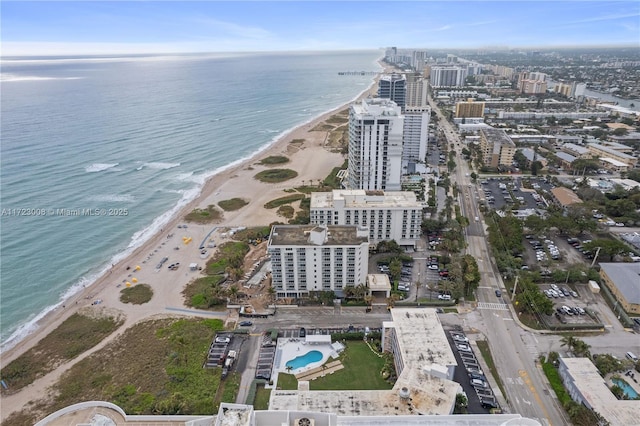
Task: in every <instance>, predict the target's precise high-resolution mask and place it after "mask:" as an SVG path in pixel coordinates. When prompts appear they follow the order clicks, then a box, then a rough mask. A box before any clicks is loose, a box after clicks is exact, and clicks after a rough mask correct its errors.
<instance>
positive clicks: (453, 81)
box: [429, 65, 468, 87]
mask: <svg viewBox="0 0 640 426" xmlns="http://www.w3.org/2000/svg"><path fill="white" fill-rule="evenodd" d="M467 73H468V71H467V68H466V67H461V66H455V65H454V66H451V65H444V66H442V65H436V66H433V67H431V74H430V77H429V78H430V80H431V86H433V87H460V86H464V80H465V79H466V78H467V75H468V74H467Z"/></svg>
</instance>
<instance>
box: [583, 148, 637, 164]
mask: <svg viewBox="0 0 640 426" xmlns="http://www.w3.org/2000/svg"><path fill="white" fill-rule="evenodd" d="M587 148H588V149H589V151H591V154H592V155H593V156H594V157H597V158H610V159H612V160H616V161H619V162H621V163H625V164H627V166H628V167H629V168H633V167H635V165H636V163H637V162H638V159H637V158H636V157H634V156H633V155H629V154H625V153H624V152H620V151H618V150H616V149H615V148H612V147H609V146H606V145H602V144H597V143H589V144H587Z"/></svg>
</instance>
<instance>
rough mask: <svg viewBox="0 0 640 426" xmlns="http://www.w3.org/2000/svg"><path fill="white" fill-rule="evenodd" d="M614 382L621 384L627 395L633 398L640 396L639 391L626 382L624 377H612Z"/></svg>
mask: <svg viewBox="0 0 640 426" xmlns="http://www.w3.org/2000/svg"><path fill="white" fill-rule="evenodd" d="M611 381H612V382H613V383H615V384H616V385H618V386H620V388H621V389H622V391H623V392H624V394H625V395H627V396H628V397H629V398H631V399H635V398H637V397H638V392H636V390H635V389H634V388H632V387H631V386H630V385H629V383H627V382H625V381H624V380H622V379H611Z"/></svg>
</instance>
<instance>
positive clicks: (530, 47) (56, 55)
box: [0, 42, 636, 59]
mask: <svg viewBox="0 0 640 426" xmlns="http://www.w3.org/2000/svg"><path fill="white" fill-rule="evenodd" d="M389 47H392V46H391V45H390V46H387V47H361V48H358V47H353V48H335V49H282V50H222V51H214V50H194V51H165V52H160V51H159V52H153V51H149V52H145V51H140V52H125V51H121V52H118V51H112V52H104V53H90V52H87V53H78V52H69V53H63V52H60V53H52V54H47V53H25V54H19V55H15V54H12V55H2V54H0V59H9V58H29V57H40V58H47V57H51V58H60V57H77V56H83V57H105V56H116V55H117V56H131V57H133V56H161V55H204V54H269V53H318V52H350V51H353V52H355V51H376V50H378V51H379V50H385V49H387V48H389ZM395 47H397V49H398V50H427V51H428V50H432V51H441V50H454V51H455V50H493V51H512V50H556V49H601V48H618V49H622V48H630V47H636V44H635V43H634V42H628V43H603V44H575V45H561V44H558V45H527V46H495V45H494V46H491V45H488V46H477V47H471V46H470V47H460V46H458V47H454V46H443V47H398V46H395Z"/></svg>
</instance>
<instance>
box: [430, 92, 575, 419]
mask: <svg viewBox="0 0 640 426" xmlns="http://www.w3.org/2000/svg"><path fill="white" fill-rule="evenodd" d="M429 102H430V104H431V107H432V109H433V110H434V111H435V112H436V114H437V115H438V118H439V120H438V125H439V127H440V129H442V130H443V131H444V134H445V136H446V138H447V142H448V144H449V147H451V145H453V146H454V149H455V151H456V160H455V161H456V168H455V170H454V173H453V175H452V176H451V177H450V179H451V182H452V183H453V182H456V183H457V185H458V189H459V193H458V202H459V205H460V209H461V213H462V214H463V215H464V216H466V217H467V218H469V221H470V224H469V226H468V228H467V230H466V238H467V242H468V247H467V249H466V253H468V254H470V255H472V256H473V257H474V258H476V260H477V262H478V267H479V270H480V274H481V276H482V280H481V283H480V288H479V289H478V290H477V292H476V293H477V299H478V302H479V304H480V305H481V306H493V305H494V304H496V303H505V302H506V303H508V295H505V294H504V293H505V292H504V285H503V283H502V278H501V276H500V275H499V272H498V270H497V268H495V267H494V265H493V262H492V261H491V256H490V251H489V247H488V244H487V240H486V237H485V230H484V224H483V221H482V216H481V213H480V210H479V205H478V200H477V186H476V185H475V184H472V183H471V178H470V174H471V172H472V171H471V170H469V166H468V164H467V161H466V160H464V159H463V157H462V154H461V150H462V145H461V143H460V141H459V136H458V134H457V132H456V131H455V130H454V129H453V126H452V125H451V123H449V122H448V121H447V119H446V118H445V117H444V116H443V115H442V113H441V111H440V109H439V108H438V107H437V106H436V105H435V103H434V102H433V100H432V99H431V98H429ZM476 217H478V221H476V220H475V218H476ZM497 289H501V290H502V292H503V296H502V298H498V297H497V296H496V294H495V290H497ZM503 298H504V299H503ZM485 304H491V305H485ZM498 306H499V305H498ZM505 307H506V306H505ZM505 307H502V309H496V308H493V309H492V308H486V309H478V314H479V318H480V321H479V323H477V324H469V323H468V321H467V324H466V326H467V327H473V328H477V329H480V330H481V331H482V332H483V333H484V334H485V336H486V337H487V340H488V342H489V347H490V349H491V353H492V355H493V359H494V363H495V364H496V368H497V370H498V374H499V375H500V379H501V380H502V382H503V383H504V387H505V392H506V395H504V397H505V398H506V400H507V401H508V404H509V407H510V408H509V409H507V411H511V412H513V413H519V414H521V415H522V416H525V417H530V418H534V419H536V420H538V421H539V422H540V423H542V424H546V425H565V424H570V423H569V421H568V419H567V418H566V414H565V413H564V410H563V409H562V408H561V407H560V405H559V403H558V402H557V400H556V399H555V395H554V394H553V391H552V390H551V388H550V386H549V385H548V383H547V381H546V377H545V376H544V373H543V372H542V369H541V367H540V366H539V365H538V364H537V362H536V353H537V348H536V346H537V344H538V342H537V339H536V336H535V335H534V334H533V333H530V332H528V331H526V330H524V329H523V328H522V327H520V325H519V322H517V321H515V320H514V317H513V315H514V313H513V310H507V309H504V308H505ZM476 317H477V316H476Z"/></svg>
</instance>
